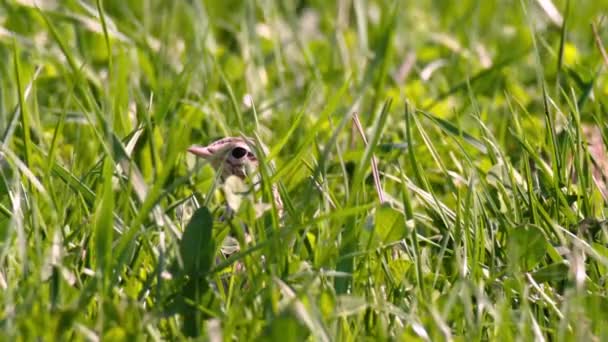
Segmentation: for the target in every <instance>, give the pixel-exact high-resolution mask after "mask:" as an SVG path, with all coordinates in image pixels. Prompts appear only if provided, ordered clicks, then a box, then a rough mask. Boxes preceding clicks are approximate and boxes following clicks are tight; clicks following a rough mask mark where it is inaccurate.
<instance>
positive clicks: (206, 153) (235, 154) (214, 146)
mask: <svg viewBox="0 0 608 342" xmlns="http://www.w3.org/2000/svg"><path fill="white" fill-rule="evenodd" d="M254 145H255V142H254V141H253V140H251V139H244V138H240V137H228V138H223V139H219V140H216V141H214V142H212V143H211V144H209V145H207V146H200V145H192V146H190V147H189V148H188V152H190V153H192V154H194V155H196V156H198V157H201V158H203V159H205V160H207V161H209V163H211V166H213V168H214V169H215V170H216V171H218V172H221V173H222V174H221V178H222V180H225V179H226V178H228V176H231V175H235V176H237V177H239V178H241V179H244V178H245V176H247V175H248V174H251V173H253V172H254V170H255V169H256V168H257V166H258V159H257V158H256V156H255V151H254V149H253V146H254Z"/></svg>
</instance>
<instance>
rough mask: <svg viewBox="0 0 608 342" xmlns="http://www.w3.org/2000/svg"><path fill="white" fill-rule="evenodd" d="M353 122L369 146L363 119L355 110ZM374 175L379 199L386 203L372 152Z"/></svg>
mask: <svg viewBox="0 0 608 342" xmlns="http://www.w3.org/2000/svg"><path fill="white" fill-rule="evenodd" d="M353 123H354V124H355V126H356V127H357V130H358V131H359V134H360V135H361V139H362V140H363V143H364V144H365V146H366V147H367V138H366V137H365V131H364V130H363V126H361V121H359V115H358V114H357V113H356V112H355V113H353ZM371 164H372V175H373V177H374V185H375V186H376V191H377V192H378V199H380V203H384V202H385V201H384V191H383V190H382V185H381V184H380V174H379V173H378V163H377V162H376V155H375V154H374V153H372V159H371Z"/></svg>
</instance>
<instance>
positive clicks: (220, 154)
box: [188, 137, 283, 217]
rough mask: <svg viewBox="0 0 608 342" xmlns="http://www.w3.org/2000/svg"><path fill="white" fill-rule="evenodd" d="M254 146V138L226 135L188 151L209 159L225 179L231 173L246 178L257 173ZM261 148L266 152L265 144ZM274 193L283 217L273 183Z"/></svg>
mask: <svg viewBox="0 0 608 342" xmlns="http://www.w3.org/2000/svg"><path fill="white" fill-rule="evenodd" d="M254 147H255V141H254V140H253V139H250V138H241V137H226V138H222V139H219V140H216V141H214V142H212V143H210V144H209V145H207V146H201V145H193V146H190V147H189V148H188V152H190V153H192V154H194V155H196V156H198V157H201V158H203V159H205V160H207V161H209V163H211V166H213V168H214V169H215V170H216V171H218V172H221V174H220V178H221V180H222V181H225V180H226V179H227V178H228V177H229V176H231V175H234V176H237V177H239V178H241V179H245V178H246V177H247V176H252V175H255V174H256V169H257V167H258V159H257V157H256V152H255V148H254ZM260 150H262V151H263V152H264V153H266V152H267V149H266V148H265V147H264V146H261V148H260ZM253 182H254V184H256V183H257V181H256V180H255V179H254V180H253ZM272 195H273V200H274V202H275V205H276V207H277V211H278V214H279V217H282V216H283V201H282V200H281V196H280V195H279V191H278V188H277V187H276V185H274V184H273V185H272Z"/></svg>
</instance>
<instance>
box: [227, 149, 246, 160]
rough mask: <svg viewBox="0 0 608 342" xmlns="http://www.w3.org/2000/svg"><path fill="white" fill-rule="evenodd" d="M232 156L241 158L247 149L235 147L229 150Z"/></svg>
mask: <svg viewBox="0 0 608 342" xmlns="http://www.w3.org/2000/svg"><path fill="white" fill-rule="evenodd" d="M231 154H232V156H233V157H234V158H236V159H241V158H243V157H244V156H245V155H246V154H247V150H246V149H244V148H242V147H235V148H233V149H232V152H231Z"/></svg>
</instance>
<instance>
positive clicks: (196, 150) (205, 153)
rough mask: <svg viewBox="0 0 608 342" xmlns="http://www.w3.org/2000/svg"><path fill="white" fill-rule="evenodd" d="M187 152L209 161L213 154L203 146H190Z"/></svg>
mask: <svg viewBox="0 0 608 342" xmlns="http://www.w3.org/2000/svg"><path fill="white" fill-rule="evenodd" d="M188 152H190V153H192V154H194V155H196V156H198V157H201V158H205V159H209V158H210V157H211V156H212V155H213V153H212V152H211V151H209V149H208V148H207V147H205V146H198V145H192V146H190V147H188Z"/></svg>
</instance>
